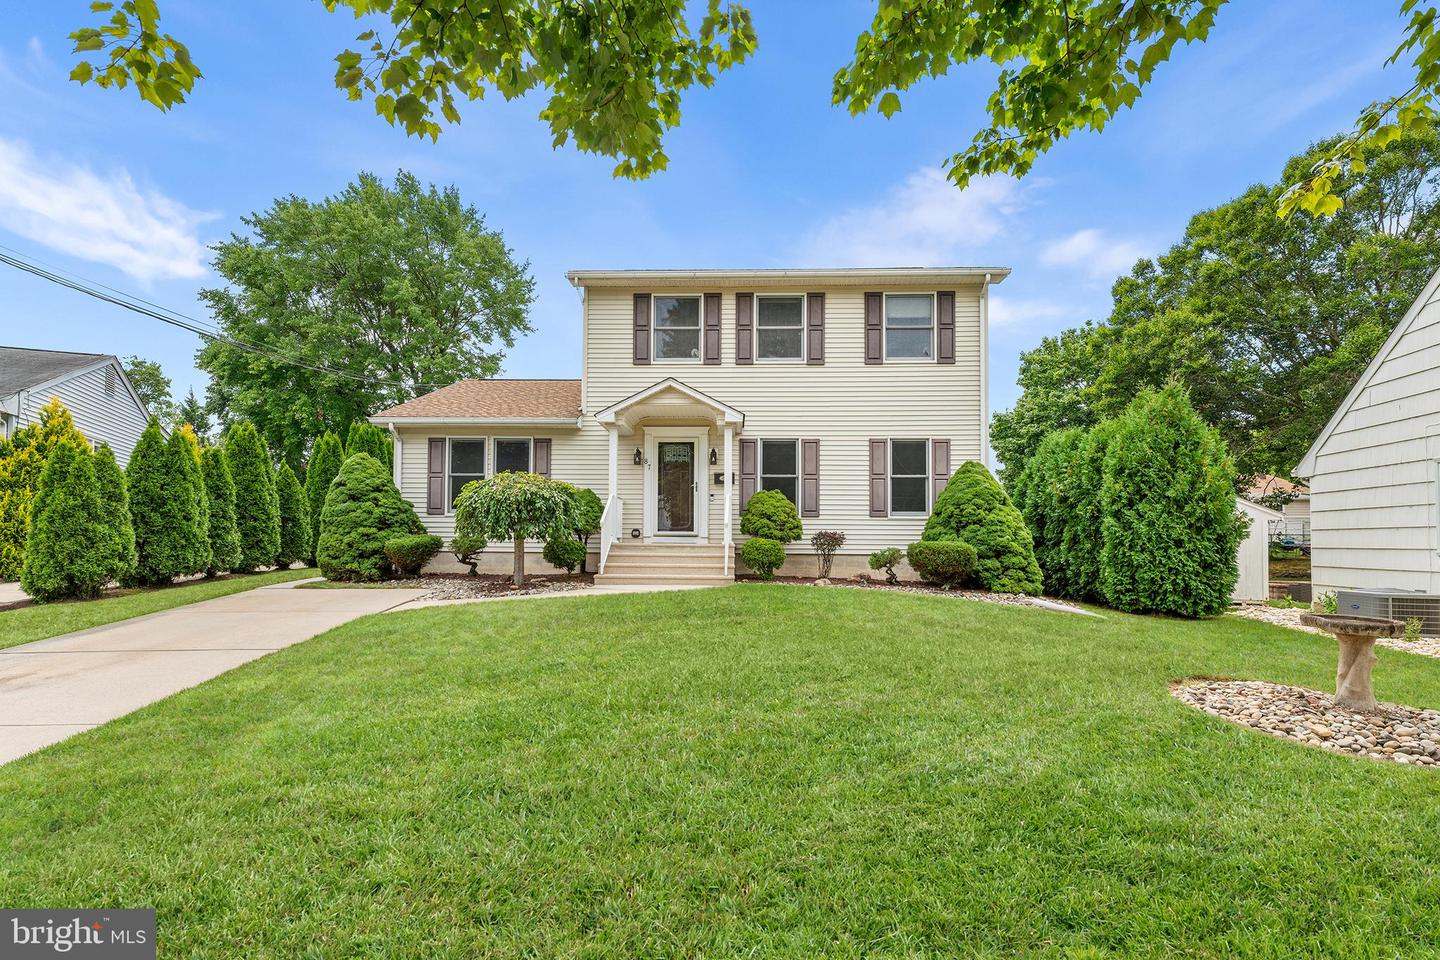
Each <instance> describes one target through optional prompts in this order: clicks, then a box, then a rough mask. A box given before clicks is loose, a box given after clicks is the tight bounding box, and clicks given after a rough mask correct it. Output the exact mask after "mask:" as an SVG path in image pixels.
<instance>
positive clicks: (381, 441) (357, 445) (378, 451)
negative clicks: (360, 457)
mask: <svg viewBox="0 0 1440 960" xmlns="http://www.w3.org/2000/svg"><path fill="white" fill-rule="evenodd" d="M357 453H368V454H370V456H372V457H374V458H375V459H376V460H379V461H380V462H381V463H382V464H384V465H385V469H387V470H389V469H391V468H393V467H394V466H395V444H394V443H393V442H392V441H391V439H390V434H389V433H388V432H387V431H386V430H385V428H384V427H377V426H376V425H375V424H373V423H366V422H365V421H363V420H356V421H355V422H354V423H352V424H350V432H349V433H348V434H346V436H345V459H346V460H349V459H350V458H351V457H353V456H355V454H357Z"/></svg>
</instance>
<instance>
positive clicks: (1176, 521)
mask: <svg viewBox="0 0 1440 960" xmlns="http://www.w3.org/2000/svg"><path fill="white" fill-rule="evenodd" d="M1102 506H1103V512H1104V520H1103V524H1102V529H1103V545H1102V547H1101V550H1100V584H1101V587H1102V589H1103V592H1104V595H1105V600H1106V602H1107V603H1109V604H1110V605H1111V606H1113V607H1115V608H1117V609H1120V610H1127V611H1132V612H1147V613H1168V614H1174V615H1177V616H1182V617H1207V616H1214V615H1215V614H1218V613H1220V612H1222V611H1224V610H1225V609H1227V608H1228V607H1229V606H1230V595H1231V592H1232V591H1233V590H1234V588H1235V579H1236V576H1237V574H1238V571H1237V567H1236V548H1237V547H1238V546H1239V545H1240V540H1241V539H1242V538H1243V537H1244V533H1245V525H1244V522H1243V521H1242V520H1241V519H1240V517H1239V516H1238V515H1237V513H1236V510H1235V467H1234V464H1233V463H1232V462H1231V460H1230V457H1229V455H1228V454H1227V453H1226V451H1225V442H1224V441H1223V440H1222V439H1221V438H1220V434H1219V432H1218V431H1216V430H1215V429H1214V428H1212V427H1211V426H1209V425H1208V424H1207V423H1205V421H1204V420H1202V419H1200V416H1199V414H1197V413H1196V412H1195V408H1194V407H1192V406H1191V405H1190V398H1189V395H1188V394H1187V393H1186V391H1185V389H1184V388H1183V387H1182V386H1180V385H1179V384H1175V383H1171V384H1169V385H1167V386H1166V387H1164V388H1163V389H1160V390H1147V391H1145V392H1143V393H1141V394H1140V395H1139V396H1137V397H1136V398H1135V399H1134V400H1133V401H1131V403H1130V406H1129V407H1127V408H1126V410H1125V413H1124V414H1122V415H1121V416H1120V417H1119V418H1118V419H1117V422H1116V426H1115V430H1114V434H1113V435H1112V436H1111V437H1110V440H1109V443H1108V444H1107V446H1106V451H1105V482H1104V488H1103V492H1102Z"/></svg>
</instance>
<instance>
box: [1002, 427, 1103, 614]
mask: <svg viewBox="0 0 1440 960" xmlns="http://www.w3.org/2000/svg"><path fill="white" fill-rule="evenodd" d="M1084 443H1085V431H1083V430H1080V429H1068V430H1056V431H1055V432H1054V433H1050V434H1047V435H1046V436H1045V437H1044V439H1042V440H1041V441H1040V443H1039V444H1038V445H1037V446H1036V447H1035V452H1034V453H1033V454H1031V456H1030V459H1029V460H1027V461H1025V468H1024V470H1022V471H1021V476H1020V477H1019V478H1018V480H1017V482H1015V483H1014V484H1013V485H1011V487H1010V495H1011V498H1012V500H1013V501H1014V503H1015V507H1016V509H1018V510H1019V511H1020V513H1021V515H1022V516H1024V518H1025V525H1026V526H1027V527H1029V528H1030V536H1031V537H1032V539H1033V540H1034V544H1035V560H1036V562H1037V563H1039V564H1040V570H1041V571H1042V572H1043V574H1044V579H1045V590H1046V592H1047V593H1051V594H1054V595H1055V596H1057V597H1080V596H1083V595H1084V589H1085V587H1084V583H1083V582H1082V581H1080V580H1079V579H1078V578H1077V576H1076V572H1075V571H1074V570H1073V569H1072V568H1071V561H1072V559H1073V558H1072V557H1071V556H1070V554H1069V553H1068V552H1067V550H1066V544H1065V532H1066V531H1067V530H1068V529H1070V525H1071V524H1072V523H1074V516H1073V514H1074V507H1075V494H1076V490H1075V470H1076V466H1077V462H1078V460H1079V458H1080V451H1081V448H1082V446H1083V445H1084ZM1091 552H1094V545H1093V544H1092V545H1091Z"/></svg>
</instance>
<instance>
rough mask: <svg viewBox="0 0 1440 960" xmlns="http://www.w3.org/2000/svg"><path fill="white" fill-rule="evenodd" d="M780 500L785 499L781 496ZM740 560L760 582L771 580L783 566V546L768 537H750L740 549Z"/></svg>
mask: <svg viewBox="0 0 1440 960" xmlns="http://www.w3.org/2000/svg"><path fill="white" fill-rule="evenodd" d="M756 496H759V494H756ZM780 499H782V500H784V499H785V497H784V495H783V494H782V495H781V498H780ZM785 502H786V503H789V502H790V501H788V500H786V501H785ZM740 560H741V561H742V562H743V563H744V564H745V566H747V567H749V568H750V569H751V570H754V571H755V572H756V574H758V575H759V577H760V579H761V580H771V579H774V577H775V571H776V570H779V569H780V568H781V567H782V566H784V565H785V545H784V544H782V543H780V542H779V541H778V540H772V539H770V538H769V537H752V538H751V539H749V540H746V541H745V546H743V547H741V548H740Z"/></svg>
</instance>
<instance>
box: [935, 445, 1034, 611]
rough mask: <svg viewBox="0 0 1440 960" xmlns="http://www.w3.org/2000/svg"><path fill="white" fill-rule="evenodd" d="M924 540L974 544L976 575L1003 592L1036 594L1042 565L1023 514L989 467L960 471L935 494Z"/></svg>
mask: <svg viewBox="0 0 1440 960" xmlns="http://www.w3.org/2000/svg"><path fill="white" fill-rule="evenodd" d="M921 539H922V540H963V541H964V542H966V543H968V544H970V546H972V547H974V548H975V553H976V562H975V574H974V579H975V581H976V582H978V583H979V584H980V585H981V586H983V587H985V588H987V589H989V590H994V591H997V592H999V593H1031V594H1038V593H1039V592H1040V590H1041V588H1042V586H1043V584H1042V582H1041V574H1040V567H1039V565H1038V564H1037V563H1036V562H1035V551H1034V546H1033V543H1032V540H1031V537H1030V531H1029V530H1028V529H1027V528H1026V526H1025V518H1024V517H1022V516H1021V515H1020V511H1019V510H1016V509H1015V505H1014V504H1012V503H1011V502H1010V498H1009V497H1007V496H1006V495H1005V491H1004V489H1002V488H1001V486H1000V484H999V483H998V482H997V481H996V480H995V478H994V477H993V476H991V475H990V471H989V470H986V469H985V466H984V465H983V464H981V463H978V462H976V461H974V460H971V461H968V462H967V463H964V464H962V465H961V466H960V469H959V470H956V471H955V473H954V475H953V476H952V477H951V478H950V482H949V483H947V484H946V485H945V489H944V490H942V491H940V495H939V496H938V497H936V498H935V507H934V509H933V510H932V511H931V514H930V519H928V520H927V521H925V532H924V534H923V535H922V536H921Z"/></svg>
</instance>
